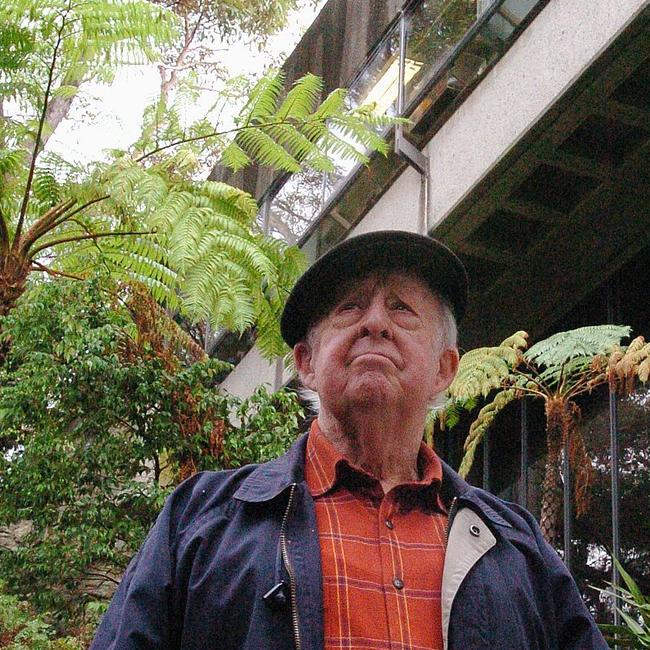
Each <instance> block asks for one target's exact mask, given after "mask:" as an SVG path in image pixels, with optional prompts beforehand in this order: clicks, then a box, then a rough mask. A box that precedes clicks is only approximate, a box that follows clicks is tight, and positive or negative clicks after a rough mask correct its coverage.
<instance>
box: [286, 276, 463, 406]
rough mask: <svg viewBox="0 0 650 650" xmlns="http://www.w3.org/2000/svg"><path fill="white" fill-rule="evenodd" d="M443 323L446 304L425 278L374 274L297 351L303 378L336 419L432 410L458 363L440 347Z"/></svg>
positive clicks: (347, 293) (350, 291) (452, 352)
mask: <svg viewBox="0 0 650 650" xmlns="http://www.w3.org/2000/svg"><path fill="white" fill-rule="evenodd" d="M440 323H441V318H440V305H439V302H438V300H437V299H436V298H435V297H434V296H433V295H432V294H431V291H430V290H429V288H428V287H427V285H426V284H425V283H424V282H423V281H422V280H421V279H419V278H418V277H417V276H414V275H412V274H408V273H394V274H390V275H380V274H375V275H372V276H370V277H368V278H366V279H364V280H361V281H359V283H358V284H356V285H354V286H352V287H351V288H350V289H348V290H347V291H345V292H344V293H343V295H342V296H341V298H340V299H339V300H338V301H337V302H336V304H335V305H334V307H333V308H332V309H331V310H330V312H329V313H328V314H327V315H326V316H325V317H324V318H323V319H321V320H320V322H318V324H317V325H315V326H314V327H313V328H312V330H311V332H310V335H309V336H308V339H307V341H306V342H301V343H298V344H297V345H296V346H295V348H294V357H295V360H296V367H297V369H298V372H299V375H300V379H301V380H302V382H303V383H304V384H305V385H306V386H307V387H308V388H311V389H312V390H315V391H316V392H317V393H318V394H319V396H320V400H321V405H322V408H323V410H327V411H328V412H330V413H332V414H333V415H335V416H339V417H340V416H342V415H344V414H345V412H346V409H350V408H353V407H355V406H357V407H358V406H362V405H363V406H369V405H372V404H376V405H377V407H378V408H379V407H381V408H385V407H387V406H392V407H401V408H407V409H418V410H419V411H420V410H421V411H425V410H426V408H427V405H428V403H429V402H430V401H431V400H432V399H433V398H434V397H435V396H436V395H437V394H438V393H440V392H441V391H442V390H444V389H445V388H446V387H447V385H448V384H449V383H450V382H451V380H452V379H453V375H454V373H455V370H456V366H457V360H458V354H457V352H456V350H455V349H453V350H451V349H450V350H441V349H440V347H441V346H440V345H439V343H440V341H439V340H438V339H439V334H440Z"/></svg>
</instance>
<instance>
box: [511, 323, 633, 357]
mask: <svg viewBox="0 0 650 650" xmlns="http://www.w3.org/2000/svg"><path fill="white" fill-rule="evenodd" d="M630 331H631V328H630V327H628V326H627V325H593V326H590V327H579V328H577V329H574V330H569V331H568V332H558V333H557V334H553V336H549V337H548V338H547V339H544V340H543V341H539V343H536V344H535V345H533V346H532V347H531V348H530V349H529V350H528V351H527V352H525V353H524V357H525V358H526V359H527V360H529V361H533V362H535V363H536V364H537V365H539V366H546V367H550V366H561V365H562V364H563V363H566V362H567V361H568V360H569V359H572V358H573V357H591V356H595V355H597V354H609V353H610V352H612V350H613V349H614V346H615V345H617V344H618V343H620V341H621V339H623V338H625V337H626V336H629V334H630Z"/></svg>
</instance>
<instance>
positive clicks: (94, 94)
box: [47, 0, 326, 163]
mask: <svg viewBox="0 0 650 650" xmlns="http://www.w3.org/2000/svg"><path fill="white" fill-rule="evenodd" d="M325 2H326V0H319V2H318V4H317V5H316V6H315V7H312V6H311V5H310V6H309V7H308V8H305V9H303V10H302V11H300V12H293V13H292V14H291V15H290V16H289V20H288V21H287V27H286V29H285V30H283V31H282V32H280V33H279V34H276V35H275V36H273V37H271V38H270V39H269V45H268V48H267V53H264V52H262V53H260V52H258V51H257V50H256V48H255V47H252V46H247V45H246V44H245V43H243V42H240V43H234V44H233V45H232V46H231V47H230V48H229V49H228V51H227V52H225V53H224V55H223V56H224V61H225V62H226V65H227V67H228V70H229V72H230V73H231V75H232V76H236V75H239V74H246V75H248V74H254V73H256V72H257V73H259V72H261V71H262V70H263V69H264V66H265V64H266V62H268V60H269V56H270V55H271V56H274V57H277V56H281V59H280V60H282V59H283V58H286V56H288V55H289V54H290V53H291V51H292V50H293V48H294V47H295V46H296V45H297V43H298V41H299V40H300V38H301V36H302V35H303V33H304V32H305V31H306V29H307V28H308V27H309V25H311V23H312V22H313V21H314V19H315V18H316V16H317V15H318V12H319V11H320V9H322V7H323V6H324V5H325ZM159 88H160V76H159V74H158V70H157V69H156V66H155V65H154V64H152V65H133V66H129V67H125V68H122V69H120V70H119V71H118V72H117V74H116V76H115V79H114V81H113V83H112V84H110V85H108V84H99V83H88V84H85V85H84V87H83V90H82V96H81V97H80V99H81V101H79V102H75V104H73V106H72V109H71V111H70V116H69V118H68V119H67V120H66V121H65V122H63V123H62V124H61V125H60V126H59V128H58V129H57V130H56V133H55V134H54V135H53V136H52V138H51V139H50V142H49V143H48V146H47V149H48V150H50V151H53V152H56V153H58V154H59V155H61V156H62V157H64V158H65V159H66V160H69V161H71V162H72V161H75V162H79V163H87V162H90V161H93V160H99V159H102V158H104V157H105V154H104V151H105V150H106V149H109V148H110V149H113V148H118V149H122V148H127V147H128V146H129V145H130V144H132V143H133V142H134V141H135V140H136V139H137V137H138V135H139V133H140V126H141V124H142V112H143V110H144V108H145V106H146V105H147V104H149V103H150V102H151V101H153V100H154V99H155V98H156V96H157V95H158V92H159ZM210 103H211V99H210V97H209V96H204V97H203V98H202V101H199V102H198V103H197V104H196V105H195V106H194V107H193V111H192V113H193V114H191V115H190V116H189V117H191V118H194V119H196V118H199V117H201V113H202V112H205V110H207V107H208V106H209V105H210Z"/></svg>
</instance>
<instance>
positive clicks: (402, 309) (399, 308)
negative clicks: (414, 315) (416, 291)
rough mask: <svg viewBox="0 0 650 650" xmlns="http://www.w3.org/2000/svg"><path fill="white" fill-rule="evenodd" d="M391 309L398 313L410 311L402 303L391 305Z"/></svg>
mask: <svg viewBox="0 0 650 650" xmlns="http://www.w3.org/2000/svg"><path fill="white" fill-rule="evenodd" d="M393 309H397V310H398V311H411V308H410V307H409V306H408V305H407V304H406V303H404V302H396V303H395V304H394V305H393Z"/></svg>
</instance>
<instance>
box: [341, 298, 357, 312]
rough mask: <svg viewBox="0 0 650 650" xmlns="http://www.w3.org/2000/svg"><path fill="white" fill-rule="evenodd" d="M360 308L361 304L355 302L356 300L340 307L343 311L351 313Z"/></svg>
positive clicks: (344, 303)
mask: <svg viewBox="0 0 650 650" xmlns="http://www.w3.org/2000/svg"><path fill="white" fill-rule="evenodd" d="M357 307H359V303H358V302H355V301H354V300H349V301H348V302H343V303H341V305H340V306H339V309H340V310H341V311H349V310H350V309H356V308H357Z"/></svg>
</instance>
